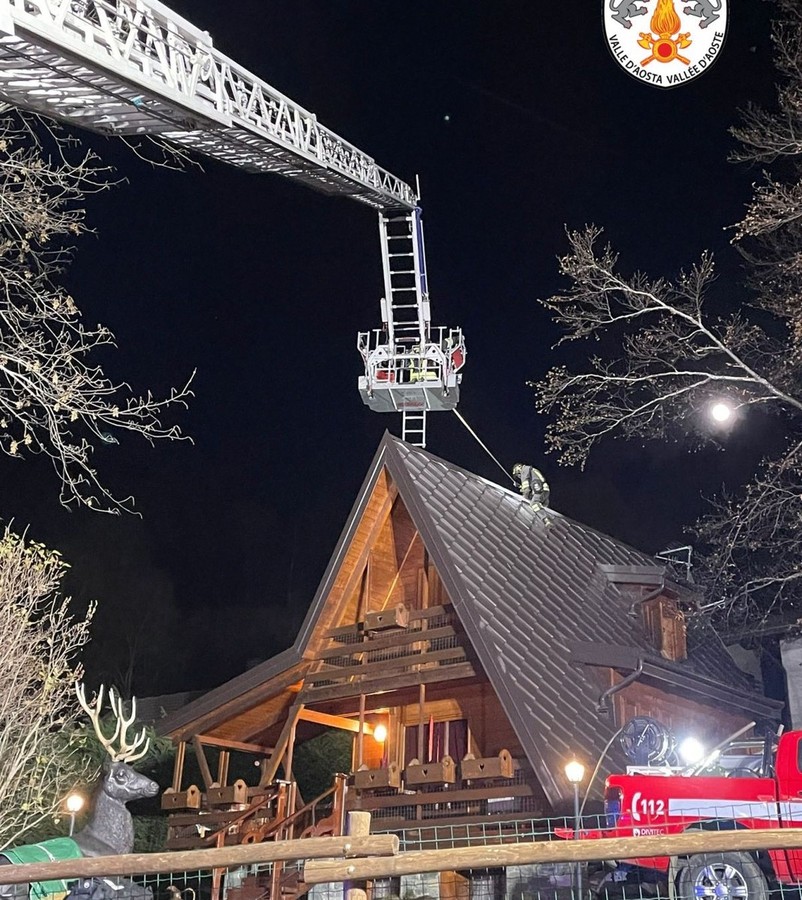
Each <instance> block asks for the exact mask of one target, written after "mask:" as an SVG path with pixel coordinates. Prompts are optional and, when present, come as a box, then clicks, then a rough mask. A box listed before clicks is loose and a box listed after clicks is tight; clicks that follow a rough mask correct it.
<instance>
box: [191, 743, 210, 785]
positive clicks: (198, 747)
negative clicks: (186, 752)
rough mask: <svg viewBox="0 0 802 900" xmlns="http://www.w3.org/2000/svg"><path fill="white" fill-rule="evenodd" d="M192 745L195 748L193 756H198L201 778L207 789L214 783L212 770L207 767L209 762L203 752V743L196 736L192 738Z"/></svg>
mask: <svg viewBox="0 0 802 900" xmlns="http://www.w3.org/2000/svg"><path fill="white" fill-rule="evenodd" d="M192 747H193V749H194V750H195V756H196V757H197V758H198V765H199V766H200V772H201V778H203V783H204V785H205V787H206V790H207V791H208V790H209V788H210V787H211V786H212V785H213V784H214V778H212V770H211V769H210V768H209V762H208V760H207V759H206V754H205V753H204V752H203V744H201V742H200V741H199V740H198V739H197V738H196V737H194V738H192Z"/></svg>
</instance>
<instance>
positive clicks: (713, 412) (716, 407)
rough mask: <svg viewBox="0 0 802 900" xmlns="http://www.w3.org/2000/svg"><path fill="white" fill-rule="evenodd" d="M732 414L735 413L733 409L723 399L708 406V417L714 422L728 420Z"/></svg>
mask: <svg viewBox="0 0 802 900" xmlns="http://www.w3.org/2000/svg"><path fill="white" fill-rule="evenodd" d="M733 415H735V411H734V410H733V408H732V406H730V404H729V403H725V402H724V401H723V400H719V401H717V402H716V403H714V404H713V405H712V406H711V407H710V417H711V418H712V419H713V421H714V422H718V424H719V425H723V424H724V423H725V422H729V421H730V419H732V417H733Z"/></svg>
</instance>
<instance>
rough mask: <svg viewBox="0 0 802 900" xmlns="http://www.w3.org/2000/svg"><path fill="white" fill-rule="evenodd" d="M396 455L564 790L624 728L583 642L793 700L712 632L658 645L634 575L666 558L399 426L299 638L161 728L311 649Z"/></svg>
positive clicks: (484, 658)
mask: <svg viewBox="0 0 802 900" xmlns="http://www.w3.org/2000/svg"><path fill="white" fill-rule="evenodd" d="M384 467H386V468H387V471H388V473H389V475H390V477H391V478H392V480H393V481H394V482H395V484H396V486H397V488H398V490H399V494H400V496H401V499H402V500H403V502H404V504H405V505H406V507H407V509H408V511H409V513H410V516H411V517H412V520H413V522H414V524H415V526H416V528H417V529H418V531H419V532H420V534H421V537H422V539H423V542H424V544H425V546H426V548H427V550H428V552H429V554H430V556H431V558H432V560H433V562H434V564H435V566H436V567H437V570H438V572H439V574H440V577H441V579H442V581H443V583H444V585H445V588H446V590H447V592H448V595H449V597H450V599H451V601H452V603H453V604H454V608H455V611H456V613H457V615H458V616H459V618H460V620H461V622H462V624H463V627H464V628H465V631H466V632H467V634H468V637H469V638H470V640H471V642H472V644H473V647H474V649H475V651H476V654H477V656H478V659H479V661H480V663H481V665H482V667H483V668H484V670H485V672H486V673H487V675H488V677H489V678H490V681H491V683H492V684H493V686H494V688H495V690H496V692H497V693H498V696H499V698H500V700H501V702H502V705H503V706H504V709H505V712H506V713H507V715H508V717H509V719H510V721H511V723H512V724H513V727H514V728H515V731H516V733H517V735H518V738H519V740H520V741H521V744H522V746H523V748H524V750H525V752H526V754H527V757H528V759H529V761H530V763H531V764H532V766H533V767H534V769H535V771H536V773H537V775H538V777H539V779H540V781H541V783H542V786H543V788H544V790H545V792H546V795H547V797H548V798H549V799H550V800H551V801H552V802H556V801H557V800H559V799H561V798H563V797H564V796H565V795H566V786H565V785H564V784H563V779H562V774H561V773H562V769H563V766H564V764H565V762H566V760H567V759H569V758H570V757H571V756H573V755H577V756H579V757H580V758H583V759H584V760H585V761H586V762H589V763H590V762H595V761H596V760H598V759H599V757H600V755H601V753H602V750H603V748H604V747H605V745H606V744H607V742H608V740H609V739H610V738H611V737H612V735H613V733H614V731H615V728H616V726H615V724H614V723H613V722H612V720H611V719H610V718H607V717H605V716H604V715H600V714H599V713H598V711H597V703H598V700H599V694H600V687H599V682H598V680H597V678H596V677H594V672H593V670H592V668H591V667H590V666H592V665H594V664H597V665H605V666H609V665H610V664H611V661H610V659H609V656H608V657H605V659H606V660H607V661H601V659H600V661H598V662H596V663H594V661H593V660H591V659H587V660H584V661H583V660H581V659H580V658H579V656H577V654H576V653H575V651H576V648H577V647H581V646H584V647H587V646H589V645H600V646H601V647H603V646H605V645H607V646H608V647H609V646H610V645H615V646H617V647H619V648H624V649H625V650H626V653H625V654H624V655H623V656H622V658H621V659H619V661H618V665H617V666H615V667H617V668H621V669H622V670H624V671H625V670H627V669H633V668H635V667H636V666H637V661H638V660H639V659H640V658H643V659H644V660H645V661H648V666H647V669H648V672H647V669H644V676H643V677H647V676H648V677H649V678H651V679H655V680H657V681H659V682H661V683H664V682H670V676H671V675H672V673H673V674H674V675H675V676H676V677H675V678H674V681H673V682H670V683H671V684H672V687H673V689H674V690H679V691H683V690H684V689H687V687H688V685H689V684H693V683H694V681H693V679H695V681H696V682H698V684H697V686H696V691H695V693H696V694H697V695H698V693H699V692H700V691H701V692H702V693H704V692H705V690H706V689H707V688H709V690H710V693H709V696H710V699H711V701H713V700H714V698H715V701H714V702H721V701H720V698H721V697H723V698H724V700H725V701H726V700H727V699H728V698H729V701H730V706H731V707H733V708H735V709H740V710H741V711H744V710H745V708H746V703H745V702H744V701H745V700H748V701H749V706H750V707H751V708H754V709H758V710H759V709H761V708H762V707H763V706H764V707H765V718H767V719H772V718H776V717H777V716H778V710H779V708H780V706H781V704H777V703H774V702H772V701H768V700H766V699H765V698H763V697H761V695H760V694H758V693H756V692H755V691H754V690H753V689H752V686H751V681H750V679H749V678H748V676H746V675H744V674H743V673H741V671H740V670H739V669H738V668H737V666H736V665H735V664H734V662H733V661H732V659H731V658H730V656H729V654H728V653H727V652H726V650H725V648H724V647H723V645H721V644H720V642H718V641H717V640H716V639H714V638H712V637H711V635H710V634H705V633H702V632H699V634H696V633H695V632H694V631H693V630H692V631H691V634H690V635H689V653H690V658H689V660H688V661H687V662H685V663H682V664H672V663H668V662H667V661H666V660H663V659H661V658H660V657H659V656H657V655H656V654H655V652H654V650H653V649H652V648H651V647H650V645H649V643H648V641H647V639H646V636H645V634H644V632H643V629H642V627H641V625H640V617H639V616H633V615H631V614H630V608H631V606H632V599H633V595H632V590H633V587H634V586H635V584H638V583H639V584H643V585H645V586H646V589H647V590H649V589H650V588H649V586H651V589H652V590H653V589H654V585H655V584H659V583H660V579H661V578H662V573H663V571H664V566H662V565H658V564H657V563H656V562H655V560H653V559H652V558H650V557H648V556H647V555H645V554H643V553H640V552H639V551H637V550H634V549H632V548H631V547H628V546H627V545H625V544H622V543H621V542H619V541H616V540H615V539H613V538H611V537H609V536H607V535H603V534H600V533H599V532H597V531H594V530H593V529H591V528H588V527H586V526H584V525H581V524H579V523H578V522H574V521H572V520H571V519H568V518H566V517H565V516H562V515H560V514H559V513H557V512H555V511H553V510H540V511H534V510H533V509H532V508H531V507H530V505H529V504H528V502H527V501H525V500H524V499H523V498H522V497H521V496H520V495H519V494H517V493H515V492H513V491H511V490H508V489H506V488H504V487H501V486H499V485H498V484H494V483H493V482H490V481H487V480H485V479H483V478H480V477H479V476H477V475H473V474H471V473H470V472H467V471H465V470H464V469H461V468H459V467H457V466H454V465H452V464H450V463H447V462H445V461H444V460H442V459H439V458H437V457H435V456H432V455H431V454H429V453H427V452H425V451H423V450H420V449H418V448H414V447H411V446H409V445H407V444H404V443H403V442H402V441H399V440H397V439H396V438H393V437H392V436H391V435H389V434H386V435H385V437H384V438H383V440H382V442H381V444H380V446H379V450H378V452H377V454H376V457H375V458H374V460H373V463H372V464H371V467H370V470H369V472H368V475H367V478H366V479H365V482H364V484H363V487H362V491H361V492H360V495H359V497H358V498H357V500H356V502H355V504H354V507H353V510H352V513H351V517H350V518H349V520H348V522H347V523H346V525H345V528H344V529H343V532H342V534H341V536H340V541H339V543H338V545H337V548H336V549H335V552H334V554H333V556H332V559H331V562H330V563H329V566H328V568H327V570H326V574H325V575H324V577H323V579H322V581H321V584H320V587H319V588H318V591H317V593H316V595H315V599H314V601H313V603H312V606H311V608H310V610H309V613H308V615H307V617H306V620H305V621H304V624H303V626H302V628H301V631H300V633H299V635H298V639H297V640H296V642H295V644H294V645H293V647H292V648H291V649H290V650H287V651H285V652H284V653H283V654H280V655H279V656H278V657H276V658H275V659H273V660H270V661H268V662H267V663H264V664H263V665H261V666H258V667H256V668H255V669H252V670H251V671H249V672H246V673H245V674H244V675H241V676H239V677H238V678H235V679H233V680H232V681H230V682H227V683H226V684H224V685H222V686H221V687H219V688H217V689H216V690H215V691H212V692H211V693H209V694H206V695H205V696H204V697H202V698H200V699H199V700H197V701H195V702H194V703H192V704H190V705H189V706H188V707H186V708H185V709H184V710H181V711H180V712H178V713H175V714H173V715H172V716H170V717H169V718H168V719H167V720H164V721H163V722H162V723H161V726H160V731H162V732H163V733H169V732H171V731H174V730H176V729H177V728H178V727H180V726H185V725H186V724H188V723H190V722H192V721H194V720H195V719H198V718H200V717H201V716H203V715H208V714H209V713H210V712H211V711H212V710H213V709H214V708H215V707H218V708H219V707H220V706H221V705H222V704H225V703H230V702H232V701H233V700H234V699H235V698H236V697H239V696H241V695H242V694H243V693H244V692H246V691H249V690H251V689H253V688H255V687H256V686H257V684H258V683H259V682H260V679H261V681H262V682H264V681H267V680H268V679H270V678H273V677H275V676H276V675H278V674H280V672H281V671H283V670H284V669H285V668H288V667H290V666H292V665H295V664H297V663H298V662H299V661H300V660H301V659H302V656H303V651H304V647H305V646H306V644H307V642H308V640H309V637H310V635H311V634H312V630H313V629H314V626H315V622H316V621H317V619H318V616H319V615H320V613H321V611H322V610H323V607H324V605H325V602H326V599H327V596H328V592H329V590H330V587H331V584H332V581H333V579H334V578H335V577H336V574H337V571H338V569H339V567H340V564H341V562H342V558H343V555H344V553H345V552H346V551H347V548H348V545H349V542H350V540H351V538H352V537H353V535H354V531H355V529H356V527H357V524H358V521H359V518H360V515H361V513H362V511H363V510H364V507H365V504H366V503H367V500H368V498H369V496H370V494H371V491H372V489H373V487H374V485H375V483H376V479H377V478H378V477H379V474H380V472H381V470H382V469H383V468H384ZM639 578H642V579H643V580H642V581H640V582H639V581H638V579H639ZM633 582H634V584H633ZM624 657H626V658H625V659H624ZM612 662H613V663H615V660H612ZM583 663H588V664H589V665H586V664H583ZM680 676H682V677H680ZM663 686H665V684H663ZM683 686H684V687H683ZM705 686H707V688H706V687H705ZM697 699H698V697H697ZM608 764H609V766H610V767H611V769H620V766H621V765H622V764H623V761H622V760H620V759H617V758H616V757H615V753H614V752H613V754H612V755H611V756H610V758H609V761H608ZM606 768H607V767H606V766H602V770H601V774H602V777H603V775H604V772H605V769H606Z"/></svg>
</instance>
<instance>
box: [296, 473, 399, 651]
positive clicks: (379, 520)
mask: <svg viewBox="0 0 802 900" xmlns="http://www.w3.org/2000/svg"><path fill="white" fill-rule="evenodd" d="M397 497H398V488H397V487H396V486H395V485H390V487H389V489H388V491H387V496H386V497H385V498H384V500H383V501H382V505H381V506H380V507H379V509H378V510H377V512H376V519H375V520H374V522H373V524H372V525H371V527H370V530H369V531H368V533H367V534H366V535H365V538H364V541H365V542H364V544H363V546H362V550H361V551H360V553H359V556H358V557H357V559H356V561H355V562H354V564H353V567H352V568H351V572H350V574H349V575H348V578H347V580H346V582H345V584H344V585H343V587H342V591H341V592H340V601H339V603H338V604H337V608H336V610H334V611H333V614H332V615H331V616H330V618H329V621H331V619H334V621H337V620H338V619H339V618H340V616H341V615H342V614H343V609H344V607H345V606H346V604H347V603H348V601H349V600H350V598H351V596H352V595H353V593H354V591H355V590H356V587H357V584H358V583H359V581H360V580H361V579H362V577H363V574H364V571H365V566H367V564H368V557H369V556H370V551H371V550H372V548H373V542H374V541H375V540H376V537H377V536H378V534H379V533H380V532H381V530H382V528H384V524H385V522H386V521H387V519H388V517H389V515H390V513H391V512H392V511H393V504H394V503H395V501H396V498H397ZM354 537H355V536H354ZM352 543H353V540H352ZM345 555H346V554H343V557H342V560H341V570H342V567H343V566H344V565H345ZM338 575H339V573H338ZM335 584H336V580H335ZM328 599H331V594H329V598H328ZM324 627H325V626H324ZM351 627H356V626H346V628H351ZM338 630H339V629H337V628H334V629H329V628H326V629H325V631H324V633H323V634H322V635H321V636H320V637H319V638H316V635H315V634H313V635H312V638H310V641H311V640H312V639H314V638H316V639H317V640H318V641H319V640H325V639H326V637H327V636H328V635H329V634H330V633H331V632H332V631H338Z"/></svg>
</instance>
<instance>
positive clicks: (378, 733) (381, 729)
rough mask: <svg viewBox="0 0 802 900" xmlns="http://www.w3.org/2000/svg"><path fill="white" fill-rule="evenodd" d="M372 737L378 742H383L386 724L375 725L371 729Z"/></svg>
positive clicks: (385, 738) (385, 734)
mask: <svg viewBox="0 0 802 900" xmlns="http://www.w3.org/2000/svg"><path fill="white" fill-rule="evenodd" d="M373 738H374V740H377V741H378V742H379V743H380V744H383V743H384V742H385V741H386V740H387V726H386V725H377V726H376V727H375V728H374V729H373Z"/></svg>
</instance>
